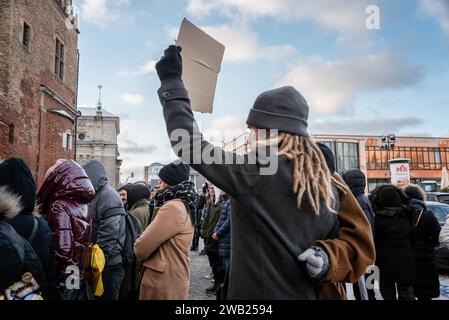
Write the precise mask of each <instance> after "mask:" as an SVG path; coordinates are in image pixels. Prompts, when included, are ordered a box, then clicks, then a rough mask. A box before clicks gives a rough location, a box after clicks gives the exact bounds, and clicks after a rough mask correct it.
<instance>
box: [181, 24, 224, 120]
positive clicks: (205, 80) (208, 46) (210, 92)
mask: <svg viewBox="0 0 449 320" xmlns="http://www.w3.org/2000/svg"><path fill="white" fill-rule="evenodd" d="M176 44H177V45H178V46H181V47H182V52H181V56H182V66H183V74H182V80H183V81H184V84H185V86H186V89H187V91H188V92H189V97H190V103H191V105H192V109H193V110H195V111H199V112H207V113H212V110H213V105H214V97H215V88H216V86H217V78H218V73H219V72H220V69H221V62H222V61H223V55H224V50H225V47H224V46H223V45H222V44H221V43H219V42H218V41H216V40H215V39H214V38H212V37H211V36H209V35H208V34H207V33H205V32H204V31H202V30H201V29H199V28H198V27H196V26H195V25H194V24H192V23H191V22H190V21H188V20H187V19H185V18H184V20H183V21H182V24H181V29H180V30H179V35H178V39H177V40H176Z"/></svg>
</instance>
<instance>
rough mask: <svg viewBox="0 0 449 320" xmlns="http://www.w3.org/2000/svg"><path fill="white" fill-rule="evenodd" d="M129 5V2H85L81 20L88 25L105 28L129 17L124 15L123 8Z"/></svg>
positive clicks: (108, 0) (115, 0) (82, 5)
mask: <svg viewBox="0 0 449 320" xmlns="http://www.w3.org/2000/svg"><path fill="white" fill-rule="evenodd" d="M129 3H130V2H129V0H83V1H82V3H81V18H82V19H83V20H85V21H87V22H88V23H91V24H94V25H96V26H98V27H101V28H105V27H106V26H108V25H109V24H111V23H113V22H116V21H119V20H124V19H126V18H127V17H128V16H127V15H126V14H124V13H123V11H122V7H123V6H124V5H128V4H129Z"/></svg>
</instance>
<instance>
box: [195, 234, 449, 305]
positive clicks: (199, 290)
mask: <svg viewBox="0 0 449 320" xmlns="http://www.w3.org/2000/svg"><path fill="white" fill-rule="evenodd" d="M203 247H204V243H203V240H202V239H200V250H201V249H202V248H203ZM199 252H200V251H190V291H189V300H215V299H216V297H215V296H214V295H211V294H207V293H206V292H205V290H206V288H208V287H209V286H210V285H211V284H212V283H211V281H210V280H207V279H205V278H204V276H205V275H208V274H210V272H211V269H210V266H209V260H208V259H207V256H206V255H204V256H200V255H199ZM440 284H441V287H440V288H441V290H440V291H441V295H440V297H439V298H437V299H436V300H449V277H448V276H440ZM346 288H347V293H348V299H350V300H353V299H354V295H353V292H352V287H351V286H349V285H347V286H346ZM376 299H378V300H381V299H382V296H381V295H380V292H379V291H378V290H376Z"/></svg>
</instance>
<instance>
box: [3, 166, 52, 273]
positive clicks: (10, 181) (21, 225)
mask: <svg viewBox="0 0 449 320" xmlns="http://www.w3.org/2000/svg"><path fill="white" fill-rule="evenodd" d="M0 186H5V187H7V188H8V190H9V192H11V193H13V194H14V195H16V196H17V197H20V205H21V208H22V209H21V211H20V212H19V214H17V215H16V216H15V217H14V218H12V219H10V220H8V222H9V223H10V224H11V225H12V226H13V227H14V229H15V230H16V232H17V233H18V234H19V235H21V236H22V237H23V238H25V239H27V240H28V241H29V242H30V244H31V246H32V247H33V249H34V251H35V253H36V255H37V256H38V258H39V260H40V262H41V264H42V268H43V271H44V273H45V274H46V275H47V276H49V278H51V273H52V271H51V270H50V269H51V268H50V267H49V266H50V257H51V251H52V233H51V230H50V227H49V226H48V223H47V221H46V220H44V219H42V218H40V217H37V216H36V215H35V214H34V213H35V202H36V183H35V182H34V178H33V176H32V174H31V171H30V169H29V168H28V166H27V164H26V163H25V161H23V160H22V159H18V158H9V159H7V160H5V161H3V162H2V163H0ZM33 230H35V231H34V232H33ZM49 280H50V279H49Z"/></svg>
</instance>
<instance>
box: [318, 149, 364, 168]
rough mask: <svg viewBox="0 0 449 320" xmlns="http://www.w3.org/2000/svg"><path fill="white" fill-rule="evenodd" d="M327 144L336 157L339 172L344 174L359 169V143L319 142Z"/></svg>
mask: <svg viewBox="0 0 449 320" xmlns="http://www.w3.org/2000/svg"><path fill="white" fill-rule="evenodd" d="M319 142H321V143H323V144H325V145H326V146H327V147H329V149H331V150H332V153H333V154H334V156H335V161H336V168H337V172H339V173H342V172H345V171H348V170H353V169H359V168H360V165H359V152H358V147H359V145H358V143H355V142H335V141H319Z"/></svg>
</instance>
